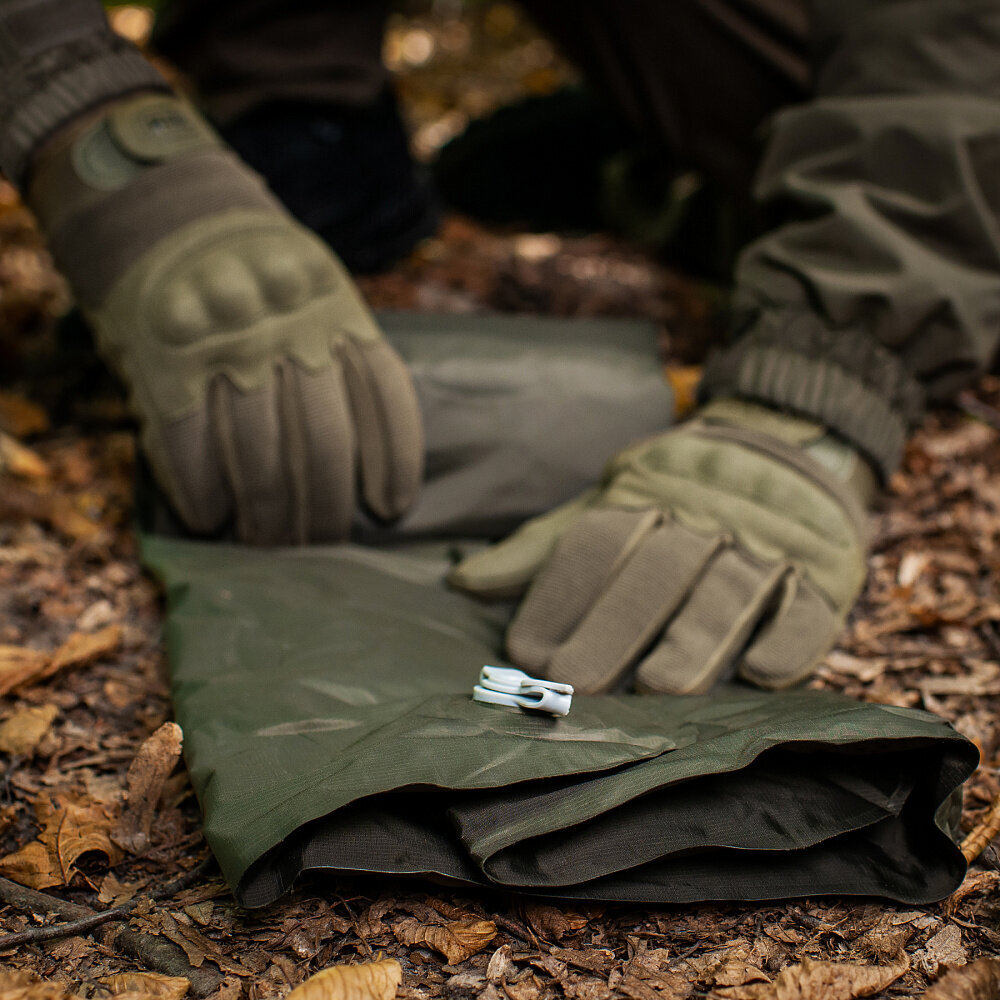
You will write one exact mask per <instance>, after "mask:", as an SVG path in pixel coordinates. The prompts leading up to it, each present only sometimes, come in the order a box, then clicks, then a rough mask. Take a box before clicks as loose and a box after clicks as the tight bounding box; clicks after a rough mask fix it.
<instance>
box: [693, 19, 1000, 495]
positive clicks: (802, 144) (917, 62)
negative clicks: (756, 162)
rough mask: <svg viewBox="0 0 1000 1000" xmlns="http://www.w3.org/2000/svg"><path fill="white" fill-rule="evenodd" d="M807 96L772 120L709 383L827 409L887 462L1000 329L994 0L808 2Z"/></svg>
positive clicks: (990, 350) (999, 117) (868, 451)
mask: <svg viewBox="0 0 1000 1000" xmlns="http://www.w3.org/2000/svg"><path fill="white" fill-rule="evenodd" d="M811 16H812V22H813V27H812V32H813V43H814V44H813V54H814V93H815V97H814V99H813V100H811V101H809V102H808V103H805V104H802V105H798V106H793V107H790V108H788V109H786V110H785V111H783V112H782V113H780V114H779V115H778V116H777V117H776V119H775V120H774V122H773V124H772V127H771V130H770V134H769V136H768V141H767V147H766V151H765V155H764V159H763V163H762V165H761V168H760V172H759V175H758V180H757V187H756V195H757V197H758V199H759V200H760V202H761V204H762V206H763V208H764V210H765V212H766V216H767V218H768V220H769V222H770V223H771V225H772V227H773V228H771V229H770V230H769V231H767V232H766V234H765V235H764V236H763V237H761V238H760V239H758V240H757V241H756V242H754V243H752V244H751V245H750V246H749V247H748V248H747V249H746V250H745V251H744V252H743V254H742V255H741V258H740V260H739V262H738V265H737V275H736V286H737V288H736V312H737V330H738V331H740V336H739V337H738V339H737V340H736V341H735V342H734V344H733V345H732V346H731V347H729V348H728V349H727V350H725V351H724V352H722V353H721V354H720V355H718V356H717V357H716V358H715V359H714V360H713V361H712V362H710V364H709V366H708V367H707V369H706V375H705V380H704V387H703V391H704V393H705V395H706V396H707V397H716V396H723V395H730V396H732V395H736V396H743V397H746V398H750V399H756V400H759V401H761V402H765V403H769V404H772V405H777V406H780V407H782V408H785V409H789V410H792V411H793V412H798V413H801V414H803V415H806V416H809V417H812V418H814V419H818V420H820V421H822V422H823V423H824V424H826V426H828V427H830V428H831V429H833V430H834V431H836V432H838V433H839V434H841V435H842V436H843V437H845V438H846V439H847V440H848V441H850V442H851V443H852V444H854V445H855V446H856V447H858V448H859V449H860V450H861V451H862V452H863V453H864V454H865V455H866V456H867V457H868V458H869V459H870V460H872V461H873V462H874V464H875V465H876V467H877V468H878V469H879V470H880V471H881V472H882V474H883V475H885V476H888V475H889V474H890V473H891V472H892V471H893V469H894V468H895V467H896V465H897V464H898V462H899V459H900V457H901V454H902V448H903V443H904V440H905V436H906V433H907V430H908V428H909V427H910V426H911V425H912V424H913V423H914V422H915V421H916V420H918V419H919V417H920V415H921V412H922V409H923V406H924V404H925V402H926V401H927V400H935V399H943V398H946V397H947V396H948V395H949V394H951V393H953V392H954V391H955V390H956V389H957V388H958V387H959V386H960V385H962V384H963V383H965V382H967V381H968V380H969V379H971V378H972V377H973V376H974V375H975V374H976V373H978V372H981V371H982V370H983V369H984V367H985V366H987V365H988V364H989V363H990V361H991V359H992V358H993V356H994V354H995V352H996V349H997V344H998V335H1000V323H998V318H1000V225H998V219H1000V6H998V5H997V4H996V3H995V2H993V0H990V2H981V0H975V2H974V0H875V2H873V0H813V2H812V4H811Z"/></svg>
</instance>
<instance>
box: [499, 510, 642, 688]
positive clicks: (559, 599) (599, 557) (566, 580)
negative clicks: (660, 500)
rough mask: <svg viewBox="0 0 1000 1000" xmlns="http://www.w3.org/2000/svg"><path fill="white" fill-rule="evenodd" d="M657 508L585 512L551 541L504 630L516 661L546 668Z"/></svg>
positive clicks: (533, 667) (527, 666)
mask: <svg viewBox="0 0 1000 1000" xmlns="http://www.w3.org/2000/svg"><path fill="white" fill-rule="evenodd" d="M661 517H662V515H661V513H660V512H659V511H657V510H623V509H618V508H616V509H604V510H593V511H587V512H585V513H583V514H581V515H580V517H579V518H578V519H577V520H576V522H575V523H574V524H573V526H572V528H570V529H569V530H568V531H567V532H566V533H565V534H564V535H563V536H562V538H560V539H559V541H558V543H557V544H556V547H555V551H554V552H553V554H552V558H551V560H550V561H549V562H548V563H547V564H546V565H545V566H544V567H543V568H542V570H541V572H540V573H539V574H538V576H537V577H536V578H535V581H534V583H532V585H531V588H530V589H529V591H528V593H527V596H526V597H525V598H524V600H523V601H522V602H521V606H520V607H519V608H518V611H517V614H516V615H515V616H514V619H513V621H512V622H511V624H510V627H509V628H508V630H507V652H508V653H509V655H510V658H511V660H513V662H514V663H516V664H518V666H522V667H525V668H527V669H530V670H542V671H546V672H547V667H548V664H549V661H550V660H551V659H552V657H553V655H554V654H555V652H556V650H557V649H558V648H559V646H560V645H562V643H564V642H565V641H566V640H567V639H568V638H569V637H570V635H572V633H573V630H574V629H575V628H576V627H577V625H579V623H580V622H581V621H582V619H583V617H584V616H585V615H586V614H587V612H588V611H589V609H590V608H591V606H592V605H593V604H594V603H595V601H597V599H598V597H599V596H600V594H601V592H602V591H603V590H604V588H605V587H606V585H607V581H608V578H609V577H610V576H611V575H612V574H613V573H614V571H615V569H616V568H617V567H618V566H619V565H620V564H621V563H622V561H623V560H624V559H627V558H628V556H629V555H630V554H631V553H632V552H633V551H634V550H635V547H636V546H637V545H638V544H640V542H641V541H642V540H643V539H644V538H645V537H646V536H647V535H648V534H649V533H650V532H651V531H652V530H653V529H654V528H655V527H656V525H657V523H658V522H659V521H660V519H661Z"/></svg>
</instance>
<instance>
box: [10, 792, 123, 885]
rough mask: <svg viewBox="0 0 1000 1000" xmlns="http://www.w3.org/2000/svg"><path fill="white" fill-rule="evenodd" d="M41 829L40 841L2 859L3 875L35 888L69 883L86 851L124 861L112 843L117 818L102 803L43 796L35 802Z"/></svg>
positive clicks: (33, 842)
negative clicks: (111, 832) (53, 798)
mask: <svg viewBox="0 0 1000 1000" xmlns="http://www.w3.org/2000/svg"><path fill="white" fill-rule="evenodd" d="M35 812H36V813H37V815H38V822H39V823H40V824H41V826H42V832H41V833H40V834H39V835H38V839H37V840H33V841H31V843H29V844H26V845H25V846H24V847H22V848H21V849H20V850H19V851H16V852H15V853H13V854H9V855H7V857H5V858H0V874H2V875H5V876H6V877H7V878H10V879H12V880H13V881H15V882H19V883H20V884H21V885H26V886H29V887H30V888H32V889H47V888H49V887H51V886H54V885H69V882H70V880H71V879H72V878H73V875H74V874H75V873H76V868H75V867H74V865H75V864H76V862H77V860H78V859H79V858H80V857H82V856H83V855H84V854H88V853H89V852H91V851H99V852H100V853H101V854H104V855H105V856H106V857H107V859H108V863H109V864H117V863H118V862H119V861H121V860H122V857H123V855H122V853H121V851H120V850H119V849H118V848H117V847H116V846H115V845H114V844H113V843H112V842H111V839H110V836H109V834H110V831H111V827H112V824H113V822H114V817H113V816H112V815H111V814H110V813H109V812H108V810H107V809H106V808H105V807H104V805H102V803H100V802H96V801H93V800H87V801H84V802H74V801H72V800H64V799H60V798H56V799H55V800H52V799H49V798H48V797H46V796H42V797H40V798H39V799H38V801H37V802H36V803H35Z"/></svg>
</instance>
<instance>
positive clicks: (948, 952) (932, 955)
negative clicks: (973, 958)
mask: <svg viewBox="0 0 1000 1000" xmlns="http://www.w3.org/2000/svg"><path fill="white" fill-rule="evenodd" d="M915 960H916V961H917V962H919V963H920V964H921V965H922V966H923V967H924V969H925V971H926V972H927V973H928V974H929V975H931V976H934V975H937V973H938V970H939V969H940V967H941V966H942V965H944V966H947V967H948V968H955V967H956V966H961V965H965V963H966V962H968V961H969V956H968V954H967V953H966V951H965V946H964V945H963V944H962V932H961V930H960V929H959V928H958V927H957V926H956V925H955V924H945V926H944V927H942V928H941V930H939V931H938V932H937V934H935V935H934V936H933V937H932V938H931V939H930V940H929V941H928V942H927V944H926V945H925V946H924V948H923V950H922V951H919V952H917V955H916V956H915Z"/></svg>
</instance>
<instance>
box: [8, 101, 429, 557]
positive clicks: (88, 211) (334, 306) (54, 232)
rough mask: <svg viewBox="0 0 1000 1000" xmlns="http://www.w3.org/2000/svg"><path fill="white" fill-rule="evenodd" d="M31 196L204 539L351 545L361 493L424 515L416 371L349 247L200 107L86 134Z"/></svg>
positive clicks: (40, 173) (120, 115)
mask: <svg viewBox="0 0 1000 1000" xmlns="http://www.w3.org/2000/svg"><path fill="white" fill-rule="evenodd" d="M27 198H28V202H29V204H30V205H31V206H32V208H34V209H35V211H36V212H37V214H38V215H39V218H40V220H41V223H42V226H43V228H44V229H45V231H46V233H47V234H48V236H49V241H50V245H51V246H52V249H53V253H54V255H55V257H56V261H57V263H58V264H59V266H60V267H61V269H62V270H63V271H64V273H65V274H66V275H67V277H68V278H69V280H70V283H71V285H72V286H73V289H74V292H75V293H76V296H77V299H78V301H79V302H80V304H81V306H82V307H83V309H84V311H85V313H86V314H87V316H88V318H89V320H90V321H91V323H92V325H93V327H94V330H95V332H96V336H97V342H98V348H99V350H100V351H101V353H102V354H103V355H104V356H105V358H106V359H107V360H108V361H109V362H111V363H112V364H113V365H114V367H115V368H116V369H117V370H118V372H119V373H120V375H121V376H122V378H123V379H124V380H125V382H126V384H127V386H128V388H129V390H130V393H131V398H132V401H133V404H134V408H135V410H136V412H137V414H138V416H139V418H140V420H141V423H142V441H143V445H144V448H145V451H146V453H147V455H148V457H149V460H150V464H151V465H152V467H153V471H154V473H155V474H156V476H157V479H158V480H159V482H160V485H161V486H162V487H163V488H164V490H165V491H166V493H167V495H168V497H169V498H170V500H171V501H172V503H173V504H174V505H175V507H176V508H177V511H178V513H179V514H180V515H181V517H182V518H183V520H184V521H185V522H186V523H187V525H188V526H189V527H190V528H192V529H193V530H195V531H197V532H203V533H210V532H214V531H216V530H218V529H219V528H220V527H222V526H223V525H225V524H226V523H227V522H229V521H235V525H236V530H237V534H238V536H239V537H240V538H241V539H242V540H243V541H248V542H254V543H262V544H280V543H291V542H301V541H306V540H337V539H341V538H343V537H345V536H346V534H347V532H348V529H349V526H350V523H351V519H352V515H353V513H354V510H355V506H356V502H357V497H356V493H357V492H358V481H359V480H360V491H361V493H362V495H363V497H364V500H365V502H366V503H367V505H368V507H369V508H371V510H372V512H374V513H375V514H376V515H378V516H380V517H382V518H392V517H395V516H397V515H399V514H401V513H402V512H403V511H404V510H406V508H407V507H408V506H409V505H410V503H411V502H412V500H413V499H414V496H415V494H416V492H417V489H418V487H419V484H420V480H421V475H422V467H423V438H422V431H421V424H420V416H419V410H418V407H417V400H416V396H415V394H414V391H413V387H412V384H411V382H410V379H409V375H408V373H407V371H406V369H405V366H404V365H403V362H402V361H401V360H400V358H399V357H398V356H397V355H396V354H395V353H394V351H393V350H392V349H391V348H390V347H389V346H388V344H387V343H386V342H385V340H384V339H383V338H382V335H381V334H380V332H379V330H378V328H377V327H376V325H375V322H374V320H373V318H372V316H371V314H370V313H369V311H368V310H367V308H366V307H365V305H364V303H363V302H362V300H361V298H360V295H359V294H358V292H357V290H356V288H355V286H354V284H353V282H352V281H351V279H350V277H349V276H348V275H347V273H346V272H345V271H344V269H343V267H342V266H341V265H340V263H339V262H338V261H337V259H336V258H335V257H334V255H333V254H332V253H331V251H330V250H329V249H328V248H327V247H326V246H325V245H324V244H323V243H322V242H321V241H320V240H319V239H318V238H317V237H316V236H314V235H313V234H312V233H310V232H309V231H307V230H306V229H304V228H303V227H302V226H300V225H299V224H298V223H297V222H295V221H294V220H293V219H292V218H291V216H290V215H289V214H288V213H287V212H286V211H285V210H284V208H283V207H282V206H281V205H280V204H279V203H278V202H277V201H276V200H275V199H274V197H273V196H272V195H271V194H270V193H269V192H268V191H267V189H266V188H265V186H264V184H263V182H262V181H261V179H260V178H259V177H258V176H257V175H256V174H254V173H253V172H252V171H250V170H249V169H248V168H247V167H245V166H244V165H243V164H242V163H240V161H239V160H238V159H237V158H236V157H235V156H234V155H233V154H232V153H231V152H230V151H229V150H227V149H225V147H224V146H223V145H222V143H221V142H220V140H219V139H218V138H217V137H216V136H215V134H214V133H213V132H212V131H211V129H210V128H209V127H208V126H207V125H206V124H205V123H204V121H202V120H201V119H200V118H199V117H198V116H197V115H196V114H195V113H194V111H193V110H192V109H191V108H190V107H188V106H187V105H186V104H185V103H184V102H182V101H181V100H180V99H178V98H177V97H174V96H172V95H169V94H142V95H139V96H132V97H129V98H125V99H122V100H119V101H117V102H116V103H114V104H111V105H109V106H108V107H106V108H105V109H103V110H101V111H99V112H97V113H94V114H91V115H90V116H88V117H87V118H86V119H81V120H78V121H77V122H76V123H75V124H74V125H72V126H71V127H68V128H66V129H64V130H63V131H62V132H61V133H60V134H59V135H57V137H56V138H55V139H53V140H52V141H50V142H49V143H48V145H47V146H46V147H44V148H43V149H42V151H41V152H40V154H39V155H38V157H37V158H36V160H35V162H34V164H33V168H32V173H31V181H30V184H29V185H28V189H27Z"/></svg>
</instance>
